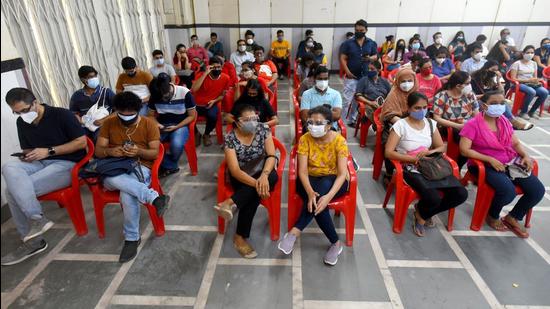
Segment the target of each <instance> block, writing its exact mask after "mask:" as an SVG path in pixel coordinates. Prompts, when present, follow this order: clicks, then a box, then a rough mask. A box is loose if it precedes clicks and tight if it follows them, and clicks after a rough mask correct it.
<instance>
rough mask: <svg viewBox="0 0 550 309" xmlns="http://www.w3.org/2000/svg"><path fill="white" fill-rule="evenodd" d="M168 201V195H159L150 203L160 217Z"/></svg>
mask: <svg viewBox="0 0 550 309" xmlns="http://www.w3.org/2000/svg"><path fill="white" fill-rule="evenodd" d="M169 202H170V197H169V196H168V195H164V194H163V195H159V196H158V197H157V198H156V199H155V200H154V201H153V203H151V204H152V205H153V206H155V208H156V209H157V216H159V217H162V216H163V215H164V212H165V211H166V207H167V206H168V203H169Z"/></svg>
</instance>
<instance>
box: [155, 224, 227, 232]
mask: <svg viewBox="0 0 550 309" xmlns="http://www.w3.org/2000/svg"><path fill="white" fill-rule="evenodd" d="M164 228H165V230H166V231H174V232H216V233H217V232H218V227H217V226H213V225H210V226H209V225H175V224H168V225H166V226H165V227H164Z"/></svg>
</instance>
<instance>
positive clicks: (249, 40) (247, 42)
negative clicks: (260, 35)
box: [246, 39, 254, 45]
mask: <svg viewBox="0 0 550 309" xmlns="http://www.w3.org/2000/svg"><path fill="white" fill-rule="evenodd" d="M253 43H254V40H253V39H248V40H246V44H248V45H252V44H253Z"/></svg>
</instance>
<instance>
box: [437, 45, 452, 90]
mask: <svg viewBox="0 0 550 309" xmlns="http://www.w3.org/2000/svg"><path fill="white" fill-rule="evenodd" d="M432 67H433V69H432V72H433V74H435V76H437V77H439V80H440V81H441V83H443V84H444V83H446V82H447V81H448V80H449V77H451V74H453V73H454V72H455V65H454V64H453V61H452V60H451V58H449V52H448V51H447V48H441V49H439V50H438V51H436V52H435V59H434V60H432Z"/></svg>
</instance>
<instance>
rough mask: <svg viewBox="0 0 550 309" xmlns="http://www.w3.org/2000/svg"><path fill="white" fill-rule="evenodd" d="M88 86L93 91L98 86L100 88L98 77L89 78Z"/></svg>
mask: <svg viewBox="0 0 550 309" xmlns="http://www.w3.org/2000/svg"><path fill="white" fill-rule="evenodd" d="M86 86H88V87H90V88H92V89H95V88H97V86H99V77H97V76H96V77H92V78H88V80H87V81H86Z"/></svg>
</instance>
